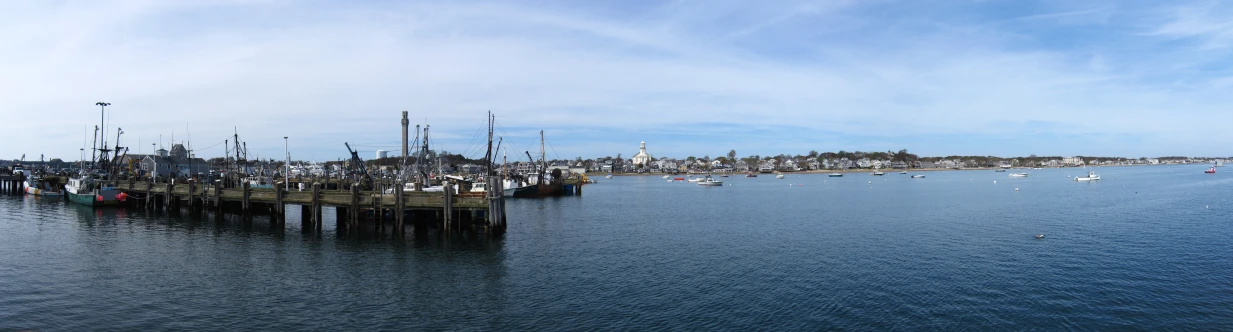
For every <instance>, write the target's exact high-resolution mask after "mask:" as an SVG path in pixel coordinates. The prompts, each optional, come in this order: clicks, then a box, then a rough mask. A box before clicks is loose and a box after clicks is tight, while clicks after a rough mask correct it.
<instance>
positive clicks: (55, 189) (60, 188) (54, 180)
mask: <svg viewBox="0 0 1233 332" xmlns="http://www.w3.org/2000/svg"><path fill="white" fill-rule="evenodd" d="M23 187H25V190H26V193H27V194H30V195H35V196H54V197H59V196H63V195H64V184H62V183H60V178H58V177H43V176H40V175H33V174H32V175H30V176H29V177H26V182H25V183H24V184H23Z"/></svg>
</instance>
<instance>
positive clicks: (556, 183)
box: [514, 130, 565, 198]
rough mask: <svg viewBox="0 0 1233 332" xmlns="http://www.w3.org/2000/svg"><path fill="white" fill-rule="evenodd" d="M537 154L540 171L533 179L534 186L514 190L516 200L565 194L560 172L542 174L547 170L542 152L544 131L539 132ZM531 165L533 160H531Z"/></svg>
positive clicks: (556, 170) (529, 153) (555, 170)
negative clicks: (538, 155)
mask: <svg viewBox="0 0 1233 332" xmlns="http://www.w3.org/2000/svg"><path fill="white" fill-rule="evenodd" d="M539 151H540V152H539V153H540V158H539V160H540V168H539V169H540V171H539V174H538V175H537V176H536V177H535V184H528V185H526V186H523V187H520V188H518V189H517V190H514V197H517V198H539V197H551V196H561V195H562V194H563V193H564V192H565V181H564V180H565V177H563V176H561V170H559V169H554V170H552V173H551V174H544V170H546V169H548V162H547V156H546V152H545V151H544V131H542V130H541V131H540V132H539ZM527 158H531V152H527ZM531 162H532V163H534V162H535V160H531Z"/></svg>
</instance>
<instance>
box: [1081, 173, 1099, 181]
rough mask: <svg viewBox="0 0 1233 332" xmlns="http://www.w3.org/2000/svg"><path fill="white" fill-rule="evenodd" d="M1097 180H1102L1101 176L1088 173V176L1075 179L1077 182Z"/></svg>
mask: <svg viewBox="0 0 1233 332" xmlns="http://www.w3.org/2000/svg"><path fill="white" fill-rule="evenodd" d="M1095 180H1100V175H1096V172H1087V176H1082V177H1080V176H1076V177H1075V181H1095Z"/></svg>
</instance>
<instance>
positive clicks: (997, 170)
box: [993, 168, 1006, 172]
mask: <svg viewBox="0 0 1233 332" xmlns="http://www.w3.org/2000/svg"><path fill="white" fill-rule="evenodd" d="M993 171H994V172H1005V171H1006V169H1005V168H999V169H995V170H993Z"/></svg>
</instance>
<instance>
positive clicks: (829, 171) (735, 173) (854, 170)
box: [586, 164, 1166, 176]
mask: <svg viewBox="0 0 1233 332" xmlns="http://www.w3.org/2000/svg"><path fill="white" fill-rule="evenodd" d="M1161 165H1166V164H1159V165H1098V166H1091V167H1088V168H1099V167H1127V166H1161ZM1063 168H1075V169H1084V168H1083V167H1041V169H1063ZM998 169H1002V168H1001V167H964V168H909V169H897V168H896V169H880V171H882V172H885V173H899V172H903V171H907V172H908V173H912V172H937V171H991V170H998ZM1012 170H1033V168H1030V167H1013V168H1007V169H1006V171H1007V172H1009V171H1012ZM874 171H875V170H874V169H847V170H809V171H791V172H778V171H777V172H776V173H783V174H830V173H844V174H848V173H873V172H874ZM747 173H749V172H715V173H711V174H712V175H716V174H729V175H744V174H747ZM752 173H753V174H775V173H759V172H752ZM586 174H587V175H588V176H591V175H592V174H596V175H606V173H603V172H597V173H590V172H588V173H586ZM703 174H706V173H676V174H672V173H612V176H664V175H671V176H688V175H703Z"/></svg>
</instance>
